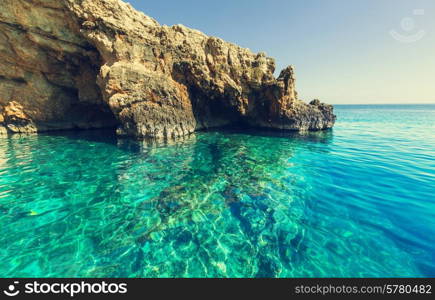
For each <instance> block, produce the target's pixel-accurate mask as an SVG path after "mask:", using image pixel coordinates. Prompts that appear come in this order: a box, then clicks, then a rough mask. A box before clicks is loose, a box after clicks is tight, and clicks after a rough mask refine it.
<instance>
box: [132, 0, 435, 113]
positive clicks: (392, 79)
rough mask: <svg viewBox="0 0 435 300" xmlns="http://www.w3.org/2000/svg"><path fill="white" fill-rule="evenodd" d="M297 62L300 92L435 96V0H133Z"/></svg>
mask: <svg viewBox="0 0 435 300" xmlns="http://www.w3.org/2000/svg"><path fill="white" fill-rule="evenodd" d="M128 2H130V4H132V5H133V6H134V7H135V8H136V9H138V10H141V11H143V12H144V13H145V14H147V15H149V16H151V17H153V18H154V19H156V20H157V21H158V22H159V23H160V24H162V25H163V24H166V25H174V24H183V25H186V26H188V27H191V28H195V29H198V30H200V31H202V32H204V33H206V34H208V35H212V36H217V37H220V38H222V39H224V40H227V41H229V42H233V43H236V44H238V45H240V46H242V47H245V48H249V49H251V50H252V51H254V52H260V51H263V52H266V54H267V55H268V56H271V57H274V58H275V60H276V65H277V71H276V74H277V75H278V74H279V71H280V70H281V69H283V68H284V67H285V66H288V65H293V66H294V67H295V70H296V80H297V82H296V84H297V86H296V87H297V90H298V93H299V97H300V98H301V99H302V100H305V101H310V100H312V99H321V100H322V101H324V102H328V103H333V104H372V103H382V104H383V103H435V1H434V0H352V1H347V0H305V1H300V0H267V1H265V0H218V1H207V0H183V1H180V0H159V1H143V0H142V1H140V0H129V1H128Z"/></svg>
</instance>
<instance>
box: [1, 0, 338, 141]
mask: <svg viewBox="0 0 435 300" xmlns="http://www.w3.org/2000/svg"><path fill="white" fill-rule="evenodd" d="M0 45H4V46H3V47H2V48H0V58H1V59H0V83H1V85H0V106H1V105H3V106H6V105H8V103H10V102H11V101H14V100H15V99H20V104H21V105H22V107H23V110H24V112H25V113H26V116H27V117H28V119H29V120H31V121H32V123H33V124H34V126H35V127H36V128H37V130H39V131H40V130H49V129H54V128H73V127H82V128H86V127H104V126H111V125H113V124H114V123H115V122H117V123H118V124H119V128H118V131H117V132H118V133H119V134H120V135H128V136H134V137H139V138H140V137H177V136H184V135H187V134H189V133H191V132H193V131H195V130H198V129H203V128H210V127H219V126H225V125H232V124H244V125H248V126H255V127H268V128H276V129H286V130H320V129H326V128H330V127H332V126H333V124H334V121H335V116H334V114H333V109H332V106H328V105H307V104H305V103H303V102H302V101H300V100H298V99H297V93H296V90H295V76H294V70H293V68H292V67H288V68H286V69H284V70H283V71H282V72H281V74H280V76H279V77H278V78H277V79H276V78H275V77H274V75H273V73H274V71H275V62H274V60H273V59H272V58H269V57H267V56H266V55H265V54H264V53H259V54H255V53H252V52H250V51H249V50H248V49H243V48H241V47H239V46H236V45H234V44H231V43H227V42H225V41H223V40H221V39H219V38H216V37H209V36H207V35H205V34H203V33H201V32H199V31H197V30H193V29H189V28H187V27H185V26H183V25H175V26H172V27H168V26H161V25H159V24H158V23H157V22H156V21H155V20H153V19H152V18H150V17H148V16H145V15H144V14H142V13H140V12H137V11H136V10H134V9H133V8H132V7H131V6H130V5H129V4H126V3H124V2H122V1H120V0H62V1H55V0H27V1H25V0H2V2H1V3H0ZM109 108H110V111H109ZM113 116H114V117H115V118H116V121H115V120H114V118H113ZM53 124H54V125H53Z"/></svg>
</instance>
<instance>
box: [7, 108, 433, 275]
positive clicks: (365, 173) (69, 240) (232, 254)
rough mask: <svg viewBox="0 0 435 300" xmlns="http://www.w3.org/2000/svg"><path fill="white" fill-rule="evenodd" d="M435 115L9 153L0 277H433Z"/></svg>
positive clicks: (23, 142)
mask: <svg viewBox="0 0 435 300" xmlns="http://www.w3.org/2000/svg"><path fill="white" fill-rule="evenodd" d="M434 108H435V107H434V106H429V107H426V108H425V109H421V108H420V107H417V108H415V107H408V108H406V107H402V106H400V107H396V108H394V107H383V106H381V107H376V106H374V107H338V108H337V111H338V115H339V121H338V123H337V126H336V127H335V129H334V131H327V132H318V133H309V134H304V135H295V134H274V133H270V132H260V131H252V132H249V133H243V134H242V133H239V132H236V131H233V132H229V131H220V132H206V133H198V134H196V135H194V136H191V137H189V138H186V139H184V140H181V141H177V142H175V143H171V144H167V145H163V144H155V143H147V142H134V141H129V140H117V139H116V138H114V137H112V136H108V135H107V134H102V133H99V132H88V133H68V134H67V133H64V134H61V135H59V134H58V135H39V136H21V137H14V138H1V139H0V242H1V244H2V245H3V247H2V249H0V253H1V256H0V274H2V275H3V276H4V277H48V276H52V277H79V276H82V277H331V276H333V277H346V276H352V277H359V276H369V277H402V276H416V277H421V276H435V265H434V261H435V224H434V222H435V201H434V199H433V195H434V194H435V185H434V180H433V179H434V177H435V160H434V153H435V139H434V136H433V128H434V125H435V117H434V116H435V109H434Z"/></svg>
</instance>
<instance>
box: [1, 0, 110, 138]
mask: <svg viewBox="0 0 435 300" xmlns="http://www.w3.org/2000/svg"><path fill="white" fill-rule="evenodd" d="M98 72H99V53H98V51H97V50H96V49H95V47H93V46H92V45H90V44H89V43H88V42H87V41H86V39H84V38H83V37H82V36H81V34H80V31H79V27H78V26H77V24H76V23H75V20H74V19H73V17H72V15H71V14H70V12H69V11H68V10H66V8H65V6H64V3H63V1H57V0H1V1H0V111H1V110H5V109H7V108H8V107H15V108H17V107H18V105H19V106H21V109H22V111H23V112H24V113H25V115H26V116H27V118H28V119H29V120H30V123H31V124H32V126H27V125H26V126H20V125H19V124H18V123H16V122H15V123H13V119H7V118H4V120H3V124H4V125H3V126H2V125H1V124H0V126H2V127H3V128H7V130H8V131H9V132H36V131H45V130H56V129H70V128H92V127H107V126H113V125H115V122H116V121H115V119H114V118H113V115H112V113H111V111H110V109H109V107H108V105H107V104H106V103H105V102H104V101H103V99H102V96H101V92H100V90H99V87H98V85H97V84H96V78H97V74H98ZM5 122H6V123H5ZM30 123H29V124H30Z"/></svg>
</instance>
